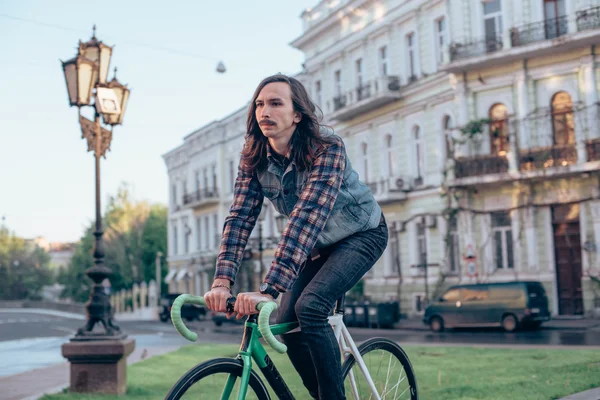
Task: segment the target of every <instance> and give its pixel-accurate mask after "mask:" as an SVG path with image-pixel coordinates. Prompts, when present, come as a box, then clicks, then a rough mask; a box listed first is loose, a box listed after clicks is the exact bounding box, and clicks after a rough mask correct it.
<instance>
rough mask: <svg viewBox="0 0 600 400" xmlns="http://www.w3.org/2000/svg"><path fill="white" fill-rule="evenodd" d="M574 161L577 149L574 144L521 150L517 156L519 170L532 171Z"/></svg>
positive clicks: (564, 164)
mask: <svg viewBox="0 0 600 400" xmlns="http://www.w3.org/2000/svg"><path fill="white" fill-rule="evenodd" d="M575 163H577V149H576V148H575V145H574V144H573V145H565V146H558V145H556V146H551V147H541V148H536V149H528V150H523V151H521V152H520V157H519V165H520V169H521V171H533V170H536V169H544V168H550V167H560V166H566V165H571V164H575Z"/></svg>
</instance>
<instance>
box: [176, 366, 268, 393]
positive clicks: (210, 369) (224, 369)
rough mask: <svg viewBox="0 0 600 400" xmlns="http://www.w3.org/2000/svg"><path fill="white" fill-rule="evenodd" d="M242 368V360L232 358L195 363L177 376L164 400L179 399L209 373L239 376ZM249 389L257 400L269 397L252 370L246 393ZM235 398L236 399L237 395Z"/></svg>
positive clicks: (262, 383)
mask: <svg viewBox="0 0 600 400" xmlns="http://www.w3.org/2000/svg"><path fill="white" fill-rule="evenodd" d="M242 370H243V365H242V361H241V360H237V359H233V358H215V359H213V360H208V361H205V362H203V363H200V364H198V365H196V366H195V367H194V368H192V369H190V370H189V371H188V372H186V373H185V375H183V376H182V377H181V378H179V380H178V381H177V383H175V385H173V387H172V388H171V390H169V393H168V394H167V396H166V397H165V400H180V399H181V398H182V397H183V396H184V395H185V394H186V392H188V391H189V390H190V389H191V388H192V387H193V385H194V384H196V383H197V382H199V381H200V380H202V379H204V378H207V377H209V376H211V375H215V374H233V375H235V376H236V377H238V378H239V377H241V376H242ZM250 390H253V391H254V394H255V395H256V397H257V398H258V400H270V399H271V397H270V395H269V392H268V390H267V387H266V386H265V384H264V382H263V381H262V379H260V377H259V376H258V374H257V373H256V372H255V371H254V370H252V371H250V381H249V382H248V394H250ZM211 396H212V395H211ZM213 398H214V397H211V400H212V399H213ZM207 399H208V397H207ZM235 399H237V396H236V397H235Z"/></svg>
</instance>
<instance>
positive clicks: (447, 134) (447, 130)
mask: <svg viewBox="0 0 600 400" xmlns="http://www.w3.org/2000/svg"><path fill="white" fill-rule="evenodd" d="M442 128H443V129H444V146H445V149H444V150H445V154H446V158H451V157H452V150H453V145H452V119H451V118H450V116H449V115H445V116H444V119H443V120H442Z"/></svg>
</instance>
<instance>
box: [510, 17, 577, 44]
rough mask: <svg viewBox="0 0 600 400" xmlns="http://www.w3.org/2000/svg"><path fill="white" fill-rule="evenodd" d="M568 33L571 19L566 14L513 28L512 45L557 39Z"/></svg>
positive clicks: (511, 34)
mask: <svg viewBox="0 0 600 400" xmlns="http://www.w3.org/2000/svg"><path fill="white" fill-rule="evenodd" d="M567 33H569V21H568V18H567V16H566V15H565V16H562V17H558V18H551V19H546V20H544V21H538V22H533V23H531V24H527V25H523V26H519V27H515V28H512V29H511V30H510V40H511V43H512V46H513V47H517V46H524V45H526V44H529V43H534V42H540V41H542V40H549V39H556V38H557V37H560V36H564V35H566V34H567Z"/></svg>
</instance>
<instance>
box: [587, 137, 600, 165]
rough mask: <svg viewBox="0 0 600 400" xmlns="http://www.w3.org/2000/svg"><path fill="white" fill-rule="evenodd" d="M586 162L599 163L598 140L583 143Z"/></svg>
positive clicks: (599, 146)
mask: <svg viewBox="0 0 600 400" xmlns="http://www.w3.org/2000/svg"><path fill="white" fill-rule="evenodd" d="M585 151H586V153H587V160H588V161H600V139H592V140H588V141H587V142H586V143H585Z"/></svg>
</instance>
